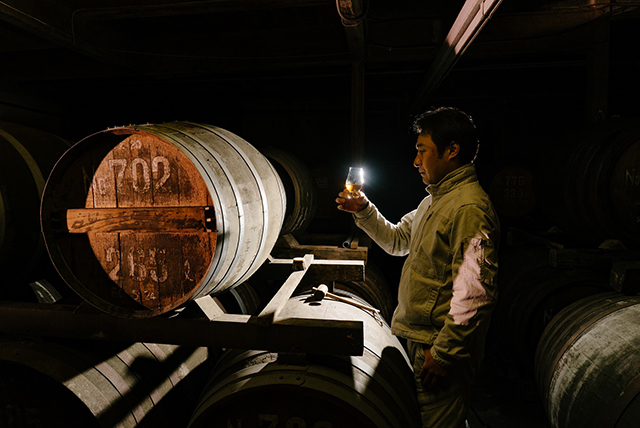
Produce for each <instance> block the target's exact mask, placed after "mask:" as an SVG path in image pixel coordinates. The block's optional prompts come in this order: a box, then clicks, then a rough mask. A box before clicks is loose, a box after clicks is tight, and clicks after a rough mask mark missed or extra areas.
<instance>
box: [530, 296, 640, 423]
mask: <svg viewBox="0 0 640 428" xmlns="http://www.w3.org/2000/svg"><path fill="white" fill-rule="evenodd" d="M639 319H640V296H624V295H620V294H614V293H603V294H598V295H595V296H591V297H587V298H585V299H582V300H579V301H577V302H575V303H574V304H572V305H570V306H568V307H567V308H565V310H563V311H562V312H561V313H559V314H558V315H557V316H556V317H555V318H554V319H553V320H552V322H551V323H549V325H548V326H547V329H546V330H545V331H544V334H543V336H542V338H541V340H540V344H539V346H538V349H537V352H536V361H535V367H536V379H537V383H538V387H539V389H540V392H541V394H542V399H543V404H544V405H545V409H546V412H547V415H548V417H549V421H550V423H551V426H552V427H553V428H591V427H593V428H602V427H612V428H632V427H637V426H638V421H639V420H640V358H638V356H639V355H640V329H638V320H639Z"/></svg>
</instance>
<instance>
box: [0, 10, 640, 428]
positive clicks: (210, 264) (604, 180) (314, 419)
mask: <svg viewBox="0 0 640 428" xmlns="http://www.w3.org/2000/svg"><path fill="white" fill-rule="evenodd" d="M639 7H640V3H638V2H637V1H636V0H618V1H612V0H607V1H604V0H602V1H601V0H535V1H522V0H503V1H498V0H495V1H491V0H484V1H482V0H466V1H461V0H449V1H435V0H393V1H392V0H337V1H335V2H334V1H328V0H298V1H291V0H271V1H264V0H262V1H259V0H189V1H183V0H137V1H135V2H131V1H123V0H85V1H77V0H40V1H31V0H30V1H21V0H1V1H0V35H1V37H0V61H1V62H0V63H1V64H2V67H0V166H1V168H0V269H1V274H2V286H1V287H0V306H1V307H0V326H1V327H0V328H1V331H0V334H1V336H0V371H1V372H2V375H0V427H7V428H8V427H31V426H33V427H36V426H56V427H58V426H59V427H71V426H78V427H90V426H96V427H111V426H172V427H174V426H175V427H183V426H184V427H187V426H190V427H198V426H221V427H233V428H240V427H254V426H255V427H258V426H265V427H266V426H272V427H276V426H278V427H279V426H283V427H284V426H286V427H298V428H301V427H312V426H313V427H318V428H320V427H323V428H326V427H355V426H371V427H409V426H413V425H411V424H412V423H413V422H412V419H411V417H409V416H407V415H410V414H412V411H413V409H412V407H411V406H412V400H413V398H411V397H410V396H405V395H404V394H405V393H407V388H410V387H408V386H407V385H405V384H404V381H405V380H406V379H405V378H406V371H407V367H406V365H407V364H408V363H407V361H406V360H405V359H404V357H403V352H404V351H403V349H402V346H401V344H400V342H398V341H397V340H396V339H395V338H394V337H392V336H391V335H390V333H389V327H388V323H390V320H391V314H392V313H393V309H394V308H395V305H396V299H397V298H396V294H397V291H398V285H397V284H398V280H399V277H400V272H401V271H402V266H403V262H404V257H393V256H390V255H388V254H386V253H385V252H384V251H383V250H382V249H381V248H380V247H379V246H377V244H375V243H373V242H372V241H371V239H370V238H368V237H367V236H366V235H365V234H364V233H363V232H361V231H359V229H357V228H356V227H355V225H354V221H353V219H352V216H351V215H349V214H347V213H345V212H341V211H339V210H337V209H336V203H335V198H336V197H337V193H338V192H340V191H341V190H342V189H343V188H344V180H345V178H346V175H347V171H348V169H349V167H350V166H362V167H364V169H365V175H366V180H365V186H364V191H365V193H366V195H367V197H368V198H369V199H370V200H371V201H372V202H373V203H374V204H375V205H376V206H377V207H378V208H379V209H380V211H381V212H382V213H383V214H384V216H385V217H386V218H387V219H388V220H389V221H391V222H393V223H395V222H398V221H400V218H401V217H402V216H403V215H404V214H406V213H408V212H410V211H412V210H414V209H415V208H416V207H417V206H418V204H419V203H420V201H422V199H423V198H424V197H425V196H426V192H425V186H424V184H423V183H422V181H421V179H420V176H419V175H418V173H417V171H416V169H415V168H414V167H413V165H412V162H413V159H414V157H415V152H416V147H415V144H416V135H415V134H414V132H413V131H412V129H411V124H412V122H413V119H414V117H415V116H416V115H417V114H420V113H422V112H423V111H426V110H428V109H430V108H433V107H440V106H451V107H456V108H459V109H461V110H463V111H464V112H466V113H468V114H469V115H470V116H472V117H473V120H474V122H475V125H476V127H477V130H478V135H479V141H480V150H479V152H478V156H477V159H476V161H475V164H476V168H477V172H478V179H479V181H480V184H481V185H482V187H483V188H484V189H485V190H486V192H487V193H488V195H489V197H490V198H491V200H492V202H493V204H494V206H495V208H496V211H497V212H498V215H499V219H500V225H501V234H500V252H499V254H500V256H499V274H498V275H499V276H498V284H499V285H498V287H499V299H498V303H497V306H496V308H495V310H494V312H493V315H492V320H491V326H490V330H489V333H488V337H487V342H486V352H485V359H484V361H483V366H482V368H481V370H480V373H479V374H478V377H477V379H476V382H475V384H474V389H473V397H472V405H471V412H469V416H468V424H469V426H470V427H471V428H480V427H493V428H510V427H524V428H556V427H563V428H565V427H569V428H570V427H581V428H582V427H588V426H593V427H632V426H633V427H635V426H637V420H638V418H639V417H640V382H638V379H640V364H639V363H638V361H640V358H638V353H639V351H640V330H639V329H638V323H637V319H638V318H637V312H638V311H640V297H639V296H640V245H639V244H638V242H640V241H639V238H640V108H639V104H638V102H637V99H638V96H640V83H638V78H637V76H638V74H639V72H640V51H639V50H638V49H637V46H638V44H639V43H640V31H638V28H639V25H640V8H639ZM147 147H152V149H149V150H150V151H149V150H147ZM145 150H146V151H145ZM124 152H127V153H126V154H122V153H124ZM127 156H128V157H127ZM127 162H128V163H127ZM127 165H128V166H127ZM170 165H171V166H170ZM174 168H175V169H174ZM177 171H179V174H178V172H177ZM170 172H171V173H170ZM127 174H131V177H132V178H131V179H128V178H127V177H129V175H127ZM178 175H179V177H180V178H177V177H178ZM127 180H128V181H127ZM109 182H111V183H115V184H114V186H115V187H117V188H118V191H117V192H119V193H118V198H120V199H118V201H119V202H118V203H119V204H120V205H118V206H117V207H115V206H114V205H110V204H112V203H115V202H113V201H112V199H113V198H115V196H114V195H113V194H111V193H109V192H110V191H109V186H108V185H104V183H109ZM122 183H124V184H123V185H122V186H124V187H125V188H126V187H127V186H129V187H130V189H129V190H130V192H129V193H130V195H129V196H127V197H130V199H127V202H126V203H123V202H122V201H123V200H124V199H123V198H124V196H123V195H124V194H125V193H126V192H125V191H123V190H122V188H123V187H122V186H120V185H121V184H122ZM105 186H106V187H105ZM118 186H120V187H118ZM172 186H173V187H172ZM105 189H106V190H105ZM149 189H152V190H153V192H155V193H154V195H155V198H156V199H155V200H156V201H158V200H161V199H162V198H165V197H166V200H164V199H162V200H163V202H162V203H160V202H158V204H159V205H158V206H160V205H162V206H161V207H160V208H158V209H156V207H155V205H154V208H153V209H152V208H149V206H150V205H148V202H145V200H143V198H141V197H139V195H140V194H142V193H144V192H146V191H147V190H149ZM167 189H173V190H167ZM212 189H214V190H215V191H213V190H212ZM165 190H166V192H165V193H163V192H164V191H165ZM174 190H175V194H176V195H178V196H179V198H178V199H179V200H178V199H176V200H175V201H174V200H171V197H172V196H171V195H173V193H171V192H173V191H174ZM114 192H115V190H114ZM162 195H164V196H162ZM246 195H249V197H250V198H249V199H251V202H246V203H245V202H242V200H243V199H242V198H244V197H245V196H246ZM161 196H162V197H161ZM176 197H177V196H176ZM113 200H115V199H113ZM176 201H177V202H176ZM256 201H257V202H256ZM154 203H155V202H154ZM177 205H180V207H179V208H175V206H177ZM105 207H108V208H112V209H113V211H111V213H114V214H110V213H107V211H108V210H105V209H104V208H105ZM140 207H144V208H145V209H146V208H148V209H146V210H145V209H138V210H136V208H140ZM202 207H204V208H205V210H204V211H203V210H202V209H200V208H202ZM210 207H215V210H210V211H207V210H208V209H209V208H210ZM174 208H175V209H174ZM218 210H220V211H218ZM212 211H215V213H213V214H212ZM63 215H66V222H65V218H63V217H61V216H63ZM110 215H114V216H120V219H121V220H122V219H124V220H123V221H120V222H118V221H116V220H117V217H109V216H110ZM91 216H93V217H91ZM96 218H97V219H98V220H95V219H96ZM114 218H116V220H114ZM72 220H75V222H74V221H72ZM89 221H93V222H94V223H91V224H90V225H89V226H84V225H85V224H88V223H87V222H89ZM83 222H85V223H83ZM212 224H213V225H212ZM203 225H204V226H203ZM281 225H282V226H281ZM174 250H175V251H177V253H179V255H178V256H175V254H177V253H174V252H172V251H174ZM174 268H175V269H174ZM127 269H128V270H127ZM116 278H117V281H116ZM152 280H153V281H155V284H156V286H158V287H159V284H160V283H163V284H166V285H167V286H168V288H169V289H170V291H163V294H162V296H161V297H162V299H159V298H158V297H157V296H156V295H155V294H154V293H157V292H158V290H157V288H156V289H149V288H147V289H145V286H142V285H141V284H142V283H143V282H144V281H148V282H149V283H151V282H152ZM118 281H119V282H118ZM114 282H116V283H117V284H118V287H119V288H118V287H116V288H115V289H114ZM145 284H146V283H145ZM320 284H326V285H328V291H327V293H329V294H327V295H326V296H325V297H324V299H323V300H322V301H320V302H318V301H316V302H313V301H312V300H313V299H315V298H316V297H317V294H318V293H319V291H318V288H319V285H320ZM114 290H115V291H114ZM332 296H333V297H332ZM340 299H342V300H340ZM344 299H346V300H348V301H350V302H351V303H345V302H344V301H343V300H344ZM634 314H635V315H634ZM283 320H284V321H283ZM363 342H364V347H365V349H364V354H362V352H363V351H362V347H363ZM372 342H373V343H372ZM359 356H362V357H359ZM356 357H357V358H356ZM371 359H373V360H375V361H377V363H372V362H371ZM409 370H410V369H409ZM351 372H353V373H356V372H357V373H358V376H355V375H354V376H353V377H350V376H349V375H348V374H349V373H351ZM327 379H334V380H335V381H334V382H329V381H328V380H327ZM241 385H244V386H241ZM216 388H217V389H216ZM301 390H304V391H311V392H308V394H309V395H308V396H307V395H304V394H301V393H300V391H301ZM345 391H347V392H345ZM356 392H357V393H358V394H361V395H362V396H363V397H366V399H363V400H361V401H359V400H356V401H357V403H355V404H354V403H353V402H352V401H353V400H354V399H353V396H354V395H355V394H356ZM61 409H64V410H65V411H61ZM220 409H225V410H224V412H226V413H224V412H222V411H221V410H220ZM378 413H379V415H378ZM371 414H375V415H377V416H371ZM247 415H248V416H247ZM403 418H407V419H406V420H405V419H403ZM44 421H48V423H50V424H49V425H47V424H45V422H44Z"/></svg>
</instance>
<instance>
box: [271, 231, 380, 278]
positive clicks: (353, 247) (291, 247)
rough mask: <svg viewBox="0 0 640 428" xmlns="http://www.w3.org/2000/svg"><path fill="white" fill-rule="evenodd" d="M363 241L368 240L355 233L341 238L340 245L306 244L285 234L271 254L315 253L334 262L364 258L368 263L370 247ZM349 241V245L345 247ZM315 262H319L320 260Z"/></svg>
mask: <svg viewBox="0 0 640 428" xmlns="http://www.w3.org/2000/svg"><path fill="white" fill-rule="evenodd" d="M343 241H344V242H343ZM363 241H366V240H363V239H361V235H359V234H354V235H353V237H352V236H349V238H347V240H342V239H341V240H340V244H338V245H306V244H300V243H299V242H298V240H297V239H296V238H295V237H294V236H293V235H283V236H281V237H280V238H279V239H278V242H277V243H276V246H275V248H274V249H273V251H272V252H271V254H273V255H274V256H275V257H282V258H285V257H286V258H294V257H304V255H305V254H313V255H314V257H315V258H316V259H327V260H331V261H334V262H336V261H340V260H342V261H344V260H362V261H364V263H365V264H366V263H367V257H368V254H369V248H368V247H367V246H366V244H363ZM347 242H348V245H346V247H347V248H345V243H347ZM315 262H316V263H317V262H318V260H316V261H315ZM357 281H360V280H357Z"/></svg>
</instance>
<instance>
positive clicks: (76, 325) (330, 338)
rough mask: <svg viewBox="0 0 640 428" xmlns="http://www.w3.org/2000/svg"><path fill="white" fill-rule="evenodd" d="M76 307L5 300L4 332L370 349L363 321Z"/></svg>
mask: <svg viewBox="0 0 640 428" xmlns="http://www.w3.org/2000/svg"><path fill="white" fill-rule="evenodd" d="M76 309H77V306H73V305H58V304H53V305H51V304H41V303H22V302H20V303H19V302H0V333H7V334H11V335H23V336H38V337H41V336H44V337H61V338H71V339H89V340H109V341H121V342H150V343H171V344H176V345H189V346H210V347H214V348H238V349H257V350H267V351H270V352H304V353H313V354H333V355H362V354H363V350H364V332H363V322H362V321H351V320H345V321H341V320H324V319H300V320H296V319H293V320H292V319H289V320H287V323H282V324H278V323H273V324H269V325H267V326H263V325H260V324H259V323H258V322H257V320H256V317H250V316H249V315H235V314H223V315H220V316H218V317H216V318H215V319H214V320H213V321H211V320H209V319H208V318H207V317H200V318H181V317H173V318H165V317H155V318H142V319H128V318H122V317H115V316H113V315H109V314H106V313H102V312H84V311H76ZM310 337H313V338H314V340H309V338H310Z"/></svg>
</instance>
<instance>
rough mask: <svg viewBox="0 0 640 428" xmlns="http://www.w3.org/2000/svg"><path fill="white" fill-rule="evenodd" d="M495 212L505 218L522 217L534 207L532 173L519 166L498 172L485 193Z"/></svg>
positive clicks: (512, 166)
mask: <svg viewBox="0 0 640 428" xmlns="http://www.w3.org/2000/svg"><path fill="white" fill-rule="evenodd" d="M487 193H488V194H489V197H490V198H491V202H493V205H494V207H495V208H496V211H498V213H500V214H501V215H503V216H506V217H524V216H526V215H527V214H529V213H531V211H533V209H534V208H535V206H536V198H535V192H534V190H533V173H532V172H531V171H530V170H529V169H528V168H525V167H523V166H520V165H509V166H505V167H504V168H502V169H501V170H500V171H498V172H497V173H496V174H495V175H494V176H493V178H492V179H491V183H490V184H489V189H488V191H487Z"/></svg>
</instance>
